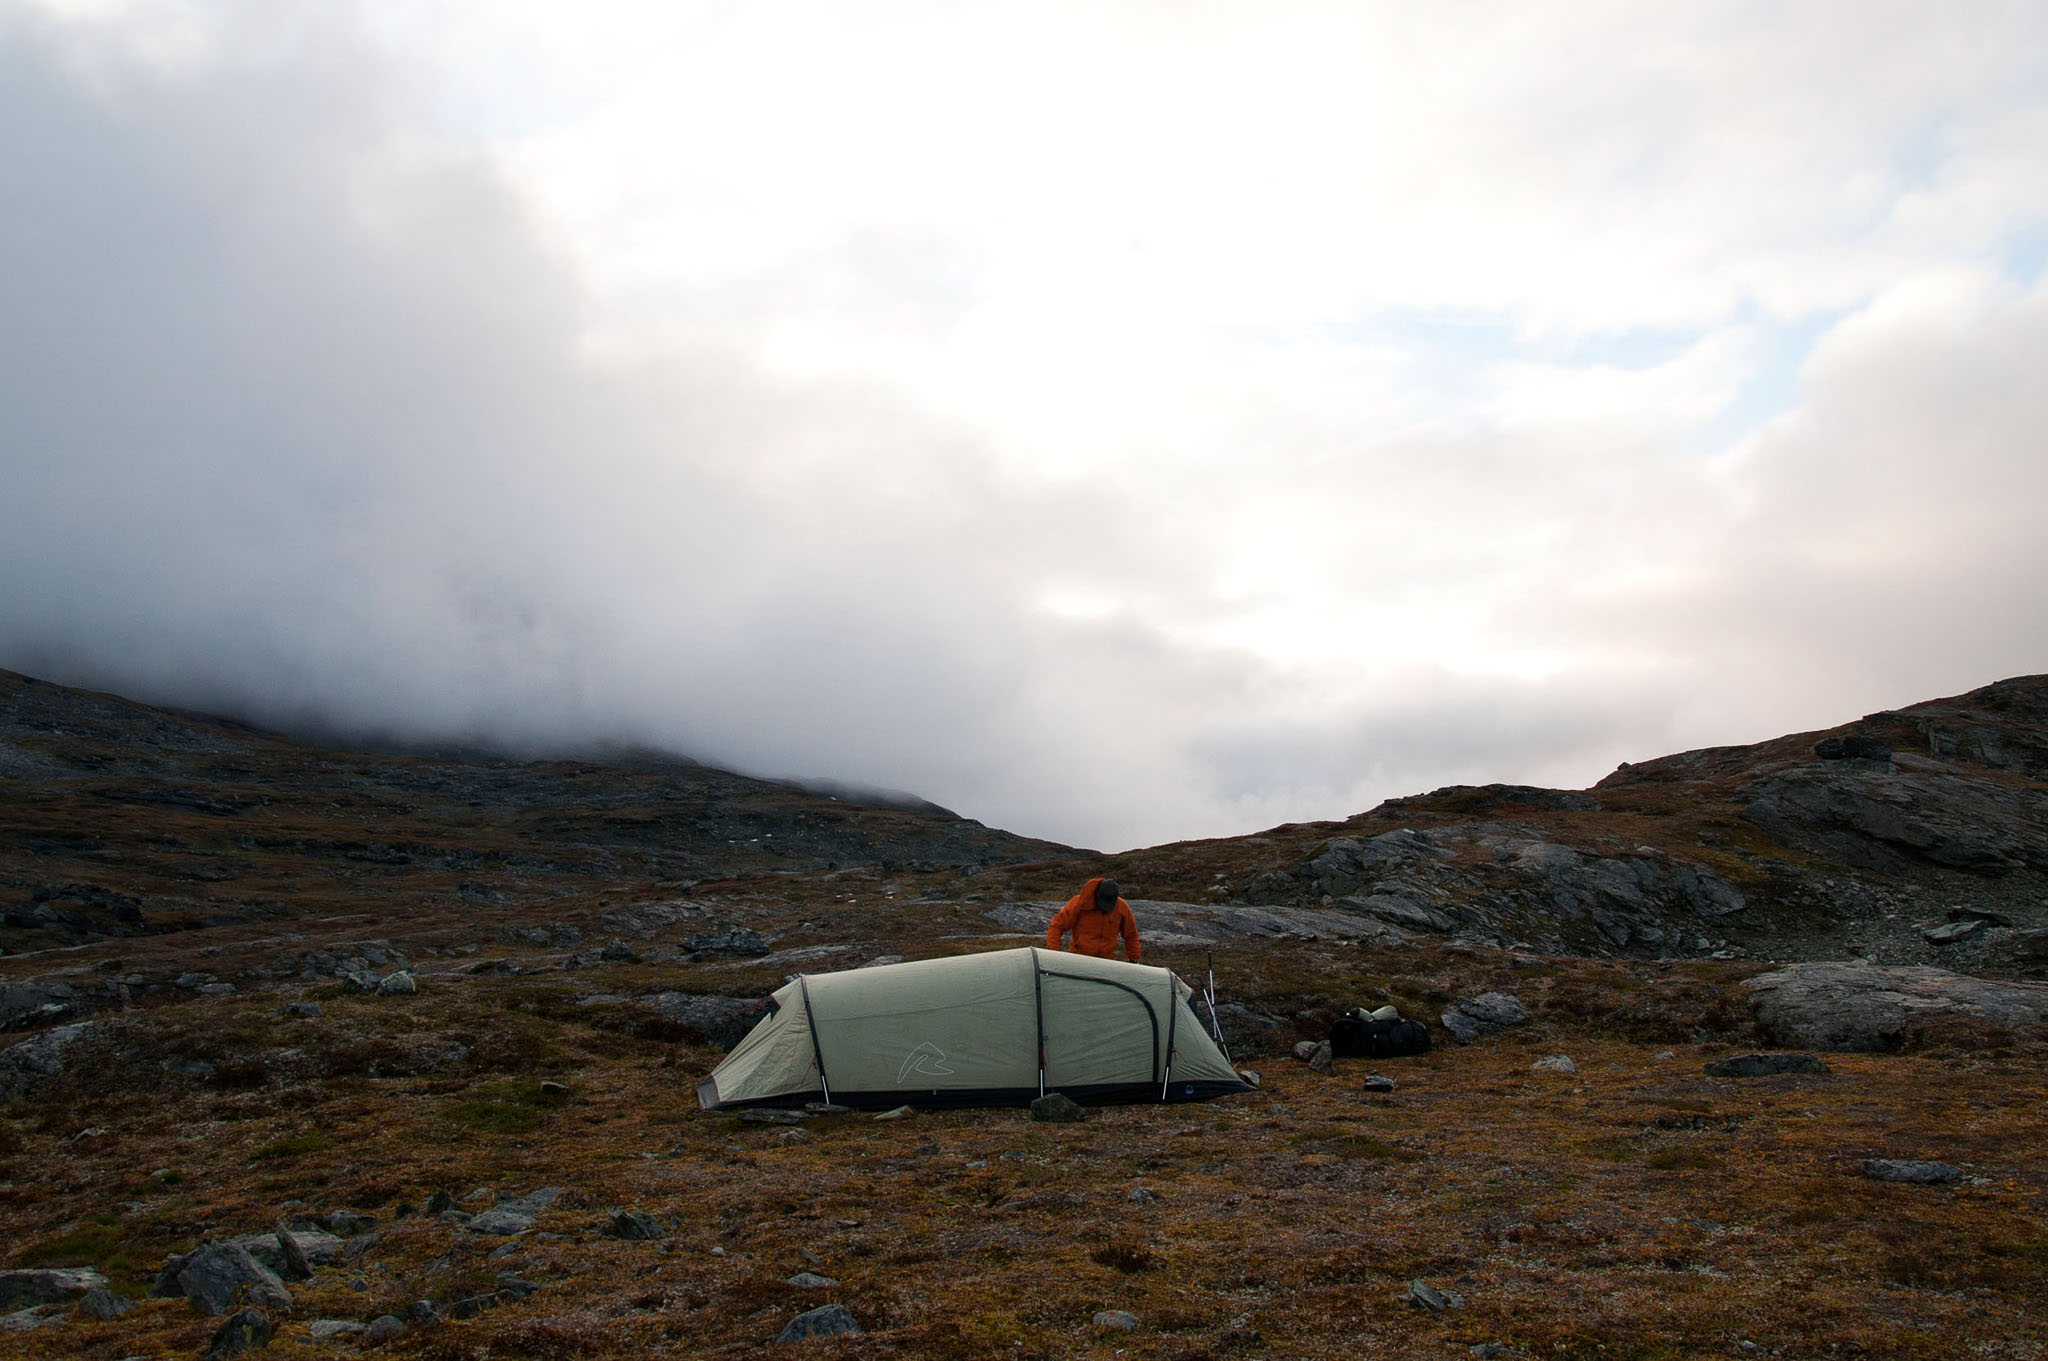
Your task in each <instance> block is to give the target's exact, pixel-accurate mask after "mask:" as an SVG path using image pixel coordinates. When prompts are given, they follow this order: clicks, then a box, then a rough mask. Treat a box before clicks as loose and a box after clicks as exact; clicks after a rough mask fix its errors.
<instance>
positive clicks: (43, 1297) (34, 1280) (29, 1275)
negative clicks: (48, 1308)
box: [0, 1267, 107, 1313]
mask: <svg viewBox="0 0 2048 1361" xmlns="http://www.w3.org/2000/svg"><path fill="white" fill-rule="evenodd" d="M106 1285H107V1278H106V1277H104V1276H102V1275H100V1273H99V1272H97V1271H94V1270H93V1269H92V1268H91V1267H34V1268H28V1269H24V1270H16V1271H0V1310H6V1311H8V1312H10V1313H11V1312H13V1311H14V1310H17V1309H29V1308H33V1307H35V1306H37V1305H43V1304H66V1303H69V1302H70V1301H72V1300H75V1299H77V1298H78V1297H79V1296H81V1295H89V1294H91V1293H92V1292H93V1291H95V1290H102V1291H103V1290H105V1289H106Z"/></svg>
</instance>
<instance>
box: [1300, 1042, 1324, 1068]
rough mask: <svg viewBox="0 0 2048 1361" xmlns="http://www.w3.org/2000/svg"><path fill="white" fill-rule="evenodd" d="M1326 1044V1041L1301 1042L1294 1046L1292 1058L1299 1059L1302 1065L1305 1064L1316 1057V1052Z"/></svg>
mask: <svg viewBox="0 0 2048 1361" xmlns="http://www.w3.org/2000/svg"><path fill="white" fill-rule="evenodd" d="M1326 1043H1328V1041H1326V1040H1325V1041H1318V1040H1303V1041H1302V1042H1301V1043H1299V1044H1297V1045H1295V1046H1294V1057H1296V1058H1298V1059H1300V1060H1301V1061H1302V1062H1303V1063H1307V1062H1308V1061H1309V1060H1310V1059H1312V1058H1314V1057H1315V1056H1316V1050H1317V1049H1319V1048H1321V1047H1322V1045H1324V1044H1326Z"/></svg>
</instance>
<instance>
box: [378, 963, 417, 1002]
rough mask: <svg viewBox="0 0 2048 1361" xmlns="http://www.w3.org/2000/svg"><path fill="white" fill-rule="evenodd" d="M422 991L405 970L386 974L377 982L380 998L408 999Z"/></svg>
mask: <svg viewBox="0 0 2048 1361" xmlns="http://www.w3.org/2000/svg"><path fill="white" fill-rule="evenodd" d="M419 990H420V985H419V984H418V983H417V982H416V981H414V979H413V976H412V975H411V974H410V973H407V972H406V971H405V970H404V969H400V970H399V971H398V972H397V973H393V974H386V975H384V977H383V978H381V979H379V980H378V981H377V995H378V996H380V997H408V996H411V995H412V994H413V993H416V992H418V991H419Z"/></svg>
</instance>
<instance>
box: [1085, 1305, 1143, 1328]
mask: <svg viewBox="0 0 2048 1361" xmlns="http://www.w3.org/2000/svg"><path fill="white" fill-rule="evenodd" d="M1093 1322H1094V1324H1095V1326H1096V1327H1098V1328H1114V1329H1116V1330H1117V1331H1118V1332H1123V1333H1130V1332H1136V1331H1137V1329H1138V1316H1137V1315H1136V1314H1133V1313H1130V1312H1128V1311H1126V1310H1123V1309H1105V1310H1103V1311H1102V1312H1101V1313H1099V1314H1097V1315H1096V1316H1095V1318H1094V1320H1093Z"/></svg>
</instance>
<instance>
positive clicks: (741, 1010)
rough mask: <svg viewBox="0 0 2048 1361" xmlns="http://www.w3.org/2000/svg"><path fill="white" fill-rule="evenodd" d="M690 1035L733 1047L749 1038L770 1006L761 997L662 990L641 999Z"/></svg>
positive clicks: (718, 1045)
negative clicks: (767, 1006) (749, 1033)
mask: <svg viewBox="0 0 2048 1361" xmlns="http://www.w3.org/2000/svg"><path fill="white" fill-rule="evenodd" d="M640 1004H641V1005H642V1006H645V1007H649V1008H651V1009H653V1010H654V1011H656V1012H658V1013H659V1014H660V1015H661V1016H662V1018H663V1019H665V1020H667V1021H669V1022H670V1023H672V1024H674V1025H675V1026H676V1027H678V1028H679V1029H681V1030H682V1031H683V1032H684V1033H685V1034H686V1035H688V1036H689V1037H690V1038H692V1039H695V1040H698V1041H701V1042H702V1043H705V1044H711V1045H716V1046H717V1047H718V1048H720V1049H725V1050H730V1049H732V1048H733V1047H734V1046H735V1045H737V1044H738V1043H739V1042H740V1041H741V1040H744V1039H745V1038H746V1037H747V1032H748V1031H750V1030H752V1029H753V1028H754V1026H755V1024H756V1023H757V1022H758V1021H760V1019H761V1017H762V1015H763V1014H764V1013H765V1012H766V1010H767V1008H766V1006H765V1005H764V1004H763V1002H762V1000H761V999H760V998H759V997H726V996H723V995H721V994H718V993H690V992H658V993H654V994H652V995H650V996H647V997H643V998H641V999H640Z"/></svg>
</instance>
